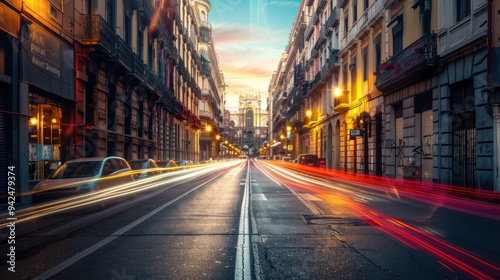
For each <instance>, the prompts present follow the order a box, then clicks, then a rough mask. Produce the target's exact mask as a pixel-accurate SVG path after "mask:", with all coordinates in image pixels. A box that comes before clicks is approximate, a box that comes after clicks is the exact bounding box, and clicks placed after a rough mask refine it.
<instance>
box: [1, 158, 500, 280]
mask: <svg viewBox="0 0 500 280" xmlns="http://www.w3.org/2000/svg"><path fill="white" fill-rule="evenodd" d="M296 168H297V165H296V164H293V163H283V162H281V161H277V160H275V161H273V160H235V161H227V162H222V163H216V164H209V165H203V166H199V167H194V168H193V169H188V170H180V171H176V172H171V173H166V174H160V175H155V176H154V177H151V178H149V179H145V180H143V181H136V182H135V185H134V186H132V187H129V188H128V189H127V191H125V190H124V189H121V190H120V191H118V190H113V191H110V192H108V193H107V194H106V195H107V196H108V197H112V199H109V200H105V199H100V198H102V197H103V196H102V195H103V194H100V195H101V196H98V197H92V198H90V200H84V198H82V199H81V200H77V201H76V202H77V203H75V204H72V203H73V202H72V201H70V200H63V201H61V202H59V203H57V202H47V203H46V204H37V205H34V206H31V207H27V208H24V209H22V210H17V212H16V217H17V220H16V221H15V225H16V226H15V229H14V234H15V244H8V240H9V239H8V238H7V237H8V236H9V235H11V236H12V230H10V229H9V228H8V223H9V222H10V220H8V217H7V216H6V215H2V216H1V219H2V220H1V223H2V227H1V232H0V233H1V235H2V236H1V240H2V244H0V249H1V259H2V266H1V267H0V269H1V273H0V275H2V277H1V278H2V279H33V278H34V279H474V278H477V279H498V278H500V268H499V267H500V243H499V242H498V232H500V214H499V213H500V206H499V205H498V204H493V203H485V202H477V201H471V200H467V199H458V198H449V197H444V196H438V195H425V194H426V193H425V192H424V191H419V190H417V191H415V192H411V191H409V190H404V189H398V188H397V187H395V186H394V187H389V186H388V184H385V185H375V184H373V182H374V181H369V180H358V181H357V180H355V179H347V177H345V176H344V177H341V176H336V175H335V174H334V173H331V174H330V173H328V172H320V171H319V170H318V169H317V170H318V171H317V173H315V172H316V171H315V170H313V169H306V168H305V167H304V168H301V169H299V170H297V169H296ZM388 182H389V181H387V182H386V183H388ZM139 183H140V184H139ZM89 201H90V202H89ZM3 212H5V211H3ZM9 231H10V233H9ZM13 245H14V246H15V248H14V250H11V246H13ZM12 251H13V252H14V253H15V254H14V255H15V258H14V259H15V272H12V269H11V270H9V268H11V267H12V264H9V263H8V261H9V258H10V257H9V254H10V255H12V254H11V253H12Z"/></svg>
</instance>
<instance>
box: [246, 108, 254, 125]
mask: <svg viewBox="0 0 500 280" xmlns="http://www.w3.org/2000/svg"><path fill="white" fill-rule="evenodd" d="M245 123H246V127H253V110H248V111H247V113H246V118H245Z"/></svg>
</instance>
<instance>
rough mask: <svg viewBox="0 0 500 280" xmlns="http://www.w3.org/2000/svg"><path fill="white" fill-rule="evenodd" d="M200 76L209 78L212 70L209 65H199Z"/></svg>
mask: <svg viewBox="0 0 500 280" xmlns="http://www.w3.org/2000/svg"><path fill="white" fill-rule="evenodd" d="M200 74H202V75H208V76H210V75H211V74H212V69H211V68H210V64H209V63H202V64H201V65H200Z"/></svg>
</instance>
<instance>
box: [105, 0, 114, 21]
mask: <svg viewBox="0 0 500 280" xmlns="http://www.w3.org/2000/svg"><path fill="white" fill-rule="evenodd" d="M114 2H115V1H114V0H107V1H106V21H107V22H108V23H109V25H111V26H112V27H115V25H116V23H115V3H114Z"/></svg>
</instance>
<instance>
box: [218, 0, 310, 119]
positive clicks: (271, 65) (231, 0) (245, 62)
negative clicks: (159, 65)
mask: <svg viewBox="0 0 500 280" xmlns="http://www.w3.org/2000/svg"><path fill="white" fill-rule="evenodd" d="M210 4H211V6H212V8H211V11H210V14H209V22H210V23H211V24H212V36H213V39H214V46H215V50H216V52H217V54H218V55H219V63H220V68H221V70H222V71H223V73H224V77H225V81H226V84H227V85H228V87H227V88H226V94H227V103H226V109H228V110H230V111H234V110H236V109H237V108H238V96H239V95H240V94H241V95H246V94H251V95H259V94H260V96H261V98H262V101H263V102H262V107H261V108H262V109H266V107H267V104H266V98H267V91H268V88H269V82H270V80H271V75H272V73H273V72H274V71H276V69H277V67H278V62H279V59H280V57H281V54H282V53H283V52H284V51H285V47H286V44H287V43H288V37H289V34H290V31H291V30H292V27H293V22H294V21H295V18H296V16H297V11H298V8H299V5H300V0H292V1H279V0H278V1H267V0H247V1H242V0H211V1H210Z"/></svg>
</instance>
